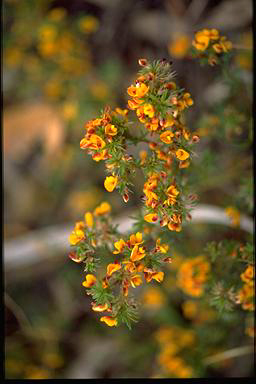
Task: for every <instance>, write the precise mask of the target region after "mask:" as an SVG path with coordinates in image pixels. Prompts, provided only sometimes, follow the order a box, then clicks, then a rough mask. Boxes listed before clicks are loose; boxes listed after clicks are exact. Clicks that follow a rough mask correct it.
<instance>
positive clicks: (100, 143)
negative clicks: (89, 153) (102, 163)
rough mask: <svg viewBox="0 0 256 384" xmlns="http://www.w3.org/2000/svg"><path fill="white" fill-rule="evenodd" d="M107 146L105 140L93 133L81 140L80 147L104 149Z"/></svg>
mask: <svg viewBox="0 0 256 384" xmlns="http://www.w3.org/2000/svg"><path fill="white" fill-rule="evenodd" d="M105 146H106V143H105V141H104V140H103V139H102V138H101V137H100V136H98V135H95V134H92V135H91V136H89V137H88V138H84V139H82V140H81V141H80V148H82V149H85V148H89V149H94V150H98V149H102V148H104V147H105Z"/></svg>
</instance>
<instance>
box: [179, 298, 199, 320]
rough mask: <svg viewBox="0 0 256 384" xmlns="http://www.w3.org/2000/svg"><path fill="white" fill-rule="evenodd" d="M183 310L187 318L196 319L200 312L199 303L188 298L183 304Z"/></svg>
mask: <svg viewBox="0 0 256 384" xmlns="http://www.w3.org/2000/svg"><path fill="white" fill-rule="evenodd" d="M182 311H183V314H184V316H185V317H186V318H187V319H194V318H195V317H196V315H197V312H198V304H197V303H196V302H195V301H193V300H187V301H185V302H184V303H183V304H182Z"/></svg>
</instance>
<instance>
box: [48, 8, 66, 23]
mask: <svg viewBox="0 0 256 384" xmlns="http://www.w3.org/2000/svg"><path fill="white" fill-rule="evenodd" d="M66 14H67V11H66V9H65V8H61V7H58V8H53V9H52V10H51V11H50V12H48V14H47V18H48V19H49V20H51V21H57V22H58V21H61V20H62V19H64V17H65V16H66Z"/></svg>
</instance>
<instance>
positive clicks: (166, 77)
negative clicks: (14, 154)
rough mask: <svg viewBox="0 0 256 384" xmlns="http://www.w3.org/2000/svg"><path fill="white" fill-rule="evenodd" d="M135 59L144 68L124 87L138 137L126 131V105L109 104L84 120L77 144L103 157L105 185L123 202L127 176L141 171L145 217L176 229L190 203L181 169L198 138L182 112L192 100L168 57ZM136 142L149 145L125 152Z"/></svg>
mask: <svg viewBox="0 0 256 384" xmlns="http://www.w3.org/2000/svg"><path fill="white" fill-rule="evenodd" d="M139 64H140V65H141V66H142V67H143V68H142V69H141V71H140V72H139V76H138V77H137V79H136V81H135V85H131V86H129V87H128V90H127V92H128V94H129V96H131V97H132V99H131V100H128V108H129V109H131V110H134V111H136V114H137V117H138V119H139V122H140V123H142V124H143V125H144V127H145V128H146V130H143V134H142V136H140V137H138V136H134V134H132V133H131V132H130V130H129V126H130V124H131V122H130V121H128V117H127V114H128V110H127V109H124V110H122V109H120V108H116V109H115V110H114V111H111V110H110V108H109V107H107V108H106V109H105V111H104V112H103V114H102V116H101V117H100V118H96V119H94V120H90V121H89V122H87V123H86V124H85V129H86V133H85V136H84V138H83V139H82V140H81V141H80V147H81V148H82V149H86V150H87V151H88V153H89V154H91V155H92V158H93V159H94V160H95V161H100V160H105V165H106V168H107V171H108V172H109V173H110V175H109V176H107V177H106V179H105V182H104V186H105V188H106V190H107V191H108V192H112V191H113V190H114V189H115V188H117V189H118V190H119V192H120V193H121V195H122V197H123V200H124V201H125V202H127V201H128V200H129V192H130V189H129V187H130V185H132V181H131V176H132V175H133V174H134V172H135V170H136V168H137V169H139V170H141V171H142V172H143V173H144V177H145V179H146V181H145V183H144V189H143V192H144V194H145V205H146V211H147V212H146V214H145V220H146V221H147V222H149V223H153V222H156V221H157V220H158V219H160V223H161V225H162V226H164V225H167V226H168V229H169V230H171V231H177V232H179V231H180V230H181V228H182V220H184V219H187V218H189V209H190V208H191V199H190V198H189V196H186V195H185V194H184V193H182V192H183V191H182V189H184V175H183V171H182V169H185V168H188V167H189V165H190V162H191V158H192V156H193V150H192V149H193V146H194V144H195V143H197V142H198V141H199V137H198V136H197V135H191V134H190V132H189V131H188V128H187V127H186V125H185V123H184V116H183V111H184V110H185V109H187V108H188V107H190V106H191V105H193V100H192V98H191V95H190V93H188V92H185V91H184V90H183V89H182V88H179V87H178V86H177V84H176V83H175V82H174V81H171V80H173V77H174V72H173V71H172V70H171V64H170V63H169V62H167V61H166V60H160V61H156V62H153V63H152V64H150V63H148V62H147V60H146V59H140V60H139ZM140 142H144V143H146V144H147V145H148V150H147V151H145V150H144V151H142V152H140V160H137V159H135V158H134V157H133V156H131V155H130V154H129V153H128V152H127V147H128V145H129V144H133V145H137V144H138V143H140ZM181 185H183V188H182V187H181Z"/></svg>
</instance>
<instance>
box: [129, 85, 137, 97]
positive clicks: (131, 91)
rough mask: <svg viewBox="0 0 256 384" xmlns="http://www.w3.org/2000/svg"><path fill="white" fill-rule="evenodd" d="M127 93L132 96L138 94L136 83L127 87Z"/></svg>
mask: <svg viewBox="0 0 256 384" xmlns="http://www.w3.org/2000/svg"><path fill="white" fill-rule="evenodd" d="M127 93H128V95H129V96H131V97H136V95H137V89H136V87H135V86H134V85H131V86H130V87H129V88H128V89H127Z"/></svg>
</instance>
